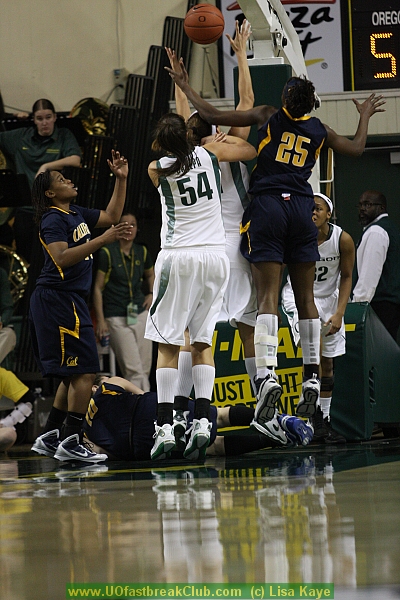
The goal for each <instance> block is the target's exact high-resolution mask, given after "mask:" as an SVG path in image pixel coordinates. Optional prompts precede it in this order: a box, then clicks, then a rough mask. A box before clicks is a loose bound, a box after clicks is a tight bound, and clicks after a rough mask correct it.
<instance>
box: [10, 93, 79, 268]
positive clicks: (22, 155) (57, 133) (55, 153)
mask: <svg viewBox="0 0 400 600" xmlns="http://www.w3.org/2000/svg"><path fill="white" fill-rule="evenodd" d="M18 116H19V118H23V117H25V118H26V117H27V116H28V115H26V113H21V114H19V115H18ZM32 116H33V126H31V127H19V128H18V129H13V130H11V131H0V150H2V151H3V152H4V154H5V156H6V158H7V160H8V163H10V165H11V164H12V166H13V168H14V169H15V171H16V172H17V173H25V175H26V176H27V178H28V182H29V186H30V187H32V185H33V182H34V179H35V177H36V176H37V175H38V174H39V173H42V172H43V171H45V170H46V169H48V170H51V171H61V170H62V169H63V168H64V167H79V166H80V164H81V150H80V147H79V144H78V142H77V141H76V139H75V136H74V135H73V134H72V133H71V132H70V131H69V129H67V128H65V127H61V128H60V129H59V128H58V127H57V125H56V120H57V115H56V111H55V109H54V106H53V103H52V102H50V100H46V99H45V98H41V99H39V100H36V102H35V103H34V105H33V107H32ZM26 204H27V206H26V207H21V208H17V209H16V212H15V221H14V235H15V241H16V246H17V252H18V254H20V255H21V256H23V257H24V258H26V259H27V260H28V261H29V259H30V254H31V248H32V237H33V231H34V223H33V210H32V209H31V208H30V204H31V201H30V198H27V202H26Z"/></svg>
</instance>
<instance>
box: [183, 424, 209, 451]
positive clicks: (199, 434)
mask: <svg viewBox="0 0 400 600" xmlns="http://www.w3.org/2000/svg"><path fill="white" fill-rule="evenodd" d="M211 428H212V423H210V421H209V420H208V419H206V418H205V417H203V418H202V419H193V425H192V427H191V428H190V429H189V430H188V433H189V431H190V432H191V433H190V438H189V441H188V443H187V444H186V448H185V451H184V453H183V456H184V457H185V458H188V459H189V460H203V459H204V458H205V456H206V450H207V448H208V445H209V443H210V432H211Z"/></svg>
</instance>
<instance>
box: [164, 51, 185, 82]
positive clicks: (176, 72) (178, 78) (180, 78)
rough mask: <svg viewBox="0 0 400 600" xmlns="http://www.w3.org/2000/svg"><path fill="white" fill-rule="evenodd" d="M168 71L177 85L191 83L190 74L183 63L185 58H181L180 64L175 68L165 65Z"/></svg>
mask: <svg viewBox="0 0 400 600" xmlns="http://www.w3.org/2000/svg"><path fill="white" fill-rule="evenodd" d="M164 69H165V70H166V71H168V73H169V74H170V77H171V79H172V80H173V81H174V83H176V85H177V86H178V87H180V88H182V87H183V86H184V85H185V83H189V75H188V73H187V71H186V69H185V65H184V64H183V58H180V59H179V61H178V64H177V65H176V66H175V63H174V69H170V68H169V67H164Z"/></svg>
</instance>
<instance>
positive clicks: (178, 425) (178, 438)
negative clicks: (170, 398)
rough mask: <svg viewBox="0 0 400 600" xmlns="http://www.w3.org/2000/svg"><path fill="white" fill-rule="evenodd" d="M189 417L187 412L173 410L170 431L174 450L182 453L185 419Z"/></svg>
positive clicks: (184, 444)
mask: <svg viewBox="0 0 400 600" xmlns="http://www.w3.org/2000/svg"><path fill="white" fill-rule="evenodd" d="M188 416H189V411H188V410H185V411H184V410H174V420H173V424H172V430H173V432H174V436H175V444H176V449H177V450H180V451H181V452H183V450H184V449H185V446H186V437H185V433H186V428H187V418H188Z"/></svg>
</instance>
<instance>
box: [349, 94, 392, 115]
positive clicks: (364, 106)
mask: <svg viewBox="0 0 400 600" xmlns="http://www.w3.org/2000/svg"><path fill="white" fill-rule="evenodd" d="M352 100H353V102H354V104H355V105H356V108H357V110H358V112H359V113H360V115H365V116H367V117H368V118H369V117H372V115H374V114H375V113H377V112H385V110H386V109H385V108H380V107H381V106H383V105H384V104H386V100H384V99H383V95H382V94H380V95H379V96H375V94H371V95H370V96H369V98H367V99H366V100H364V102H362V103H360V102H359V101H358V100H356V98H352Z"/></svg>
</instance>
